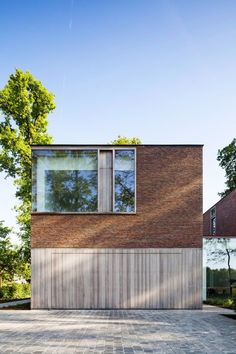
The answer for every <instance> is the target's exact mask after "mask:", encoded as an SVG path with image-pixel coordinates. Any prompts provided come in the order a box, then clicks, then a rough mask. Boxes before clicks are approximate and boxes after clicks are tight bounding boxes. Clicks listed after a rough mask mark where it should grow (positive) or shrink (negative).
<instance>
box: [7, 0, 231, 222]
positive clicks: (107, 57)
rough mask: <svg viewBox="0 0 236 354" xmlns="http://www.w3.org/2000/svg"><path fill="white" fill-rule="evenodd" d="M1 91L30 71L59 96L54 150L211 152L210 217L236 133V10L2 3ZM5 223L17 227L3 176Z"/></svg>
mask: <svg viewBox="0 0 236 354" xmlns="http://www.w3.org/2000/svg"><path fill="white" fill-rule="evenodd" d="M0 43H1V47H0V48H1V50H0V67H1V70H0V87H3V86H4V84H5V83H6V82H7V79H8V77H9V75H10V74H11V73H13V72H14V70H15V68H21V69H23V70H30V71H31V72H32V74H33V75H34V76H36V77H37V78H38V79H40V80H41V81H42V82H43V84H44V85H45V86H46V87H47V88H48V89H49V90H51V91H52V92H54V93H55V95H56V103H57V109H56V111H55V112H54V113H53V114H52V115H51V116H50V118H49V121H50V123H49V132H50V133H51V134H52V135H53V136H54V142H55V143H75V144H76V143H77V144H80V143H107V142H110V141H111V140H113V139H114V138H116V137H117V135H118V134H121V135H125V136H137V137H140V138H141V140H142V142H143V143H147V144H148V143H154V144H162V143H163V144H188V143H190V144H194V143H202V144H204V210H206V209H207V208H209V207H210V206H211V205H212V204H213V203H215V202H216V201H217V200H218V199H219V198H218V195H217V193H218V192H220V191H222V190H223V189H224V171H223V170H221V168H220V167H219V166H218V162H217V161H216V156H217V150H218V149H219V148H222V147H223V146H225V145H227V144H229V143H230V142H231V140H232V139H233V138H234V137H235V135H236V134H235V132H236V100H235V95H236V70H235V62H236V2H235V1H233V0H232V1H229V0H224V1H218V0H211V1H210V0H204V1H203V0H199V1H195V0H188V1H187V0H186V1H181V0H175V1H170V0H162V1H161V0H109V1H105V0H83V1H81V0H74V1H71V0H63V1H62V0H57V1H52V0H51V1H50V0H48V1H30V0H24V1H23V0H22V1H19V0H10V1H9V0H1V2H0ZM0 188H1V190H0V193H1V194H0V219H3V220H6V221H7V223H8V224H10V225H12V224H14V217H13V212H12V211H11V208H12V206H13V205H14V204H15V200H14V189H13V187H12V181H10V180H8V181H4V179H3V175H2V176H0Z"/></svg>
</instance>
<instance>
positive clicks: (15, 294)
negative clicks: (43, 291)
mask: <svg viewBox="0 0 236 354" xmlns="http://www.w3.org/2000/svg"><path fill="white" fill-rule="evenodd" d="M26 297H30V284H28V283H27V284H18V283H9V284H6V285H3V286H2V288H1V289H0V299H1V300H13V299H23V298H26Z"/></svg>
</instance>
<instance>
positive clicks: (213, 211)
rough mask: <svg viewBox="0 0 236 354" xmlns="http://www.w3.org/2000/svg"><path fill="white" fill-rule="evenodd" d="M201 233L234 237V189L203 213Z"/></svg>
mask: <svg viewBox="0 0 236 354" xmlns="http://www.w3.org/2000/svg"><path fill="white" fill-rule="evenodd" d="M203 235H204V236H205V237H207V236H218V237H231V236H235V237H236V189H234V190H233V191H232V192H231V193H229V194H228V195H227V196H225V197H224V198H222V199H221V200H219V201H218V202H217V203H216V204H215V205H213V206H212V207H211V208H210V209H208V210H207V211H206V212H205V213H204V214H203Z"/></svg>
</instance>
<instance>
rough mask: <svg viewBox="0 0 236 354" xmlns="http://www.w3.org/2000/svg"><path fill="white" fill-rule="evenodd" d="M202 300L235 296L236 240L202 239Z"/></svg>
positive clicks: (220, 238)
mask: <svg viewBox="0 0 236 354" xmlns="http://www.w3.org/2000/svg"><path fill="white" fill-rule="evenodd" d="M203 266H204V267H203V279H204V283H203V288H204V293H203V296H204V299H207V298H212V297H222V298H224V297H227V296H229V295H230V294H231V295H233V296H236V238H235V237H230V238H223V237H219V238H218V237H212V238H205V239H203Z"/></svg>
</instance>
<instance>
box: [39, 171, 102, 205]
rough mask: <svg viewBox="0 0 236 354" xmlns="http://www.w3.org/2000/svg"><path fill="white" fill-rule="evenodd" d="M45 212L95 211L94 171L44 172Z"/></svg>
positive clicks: (95, 189)
mask: <svg viewBox="0 0 236 354" xmlns="http://www.w3.org/2000/svg"><path fill="white" fill-rule="evenodd" d="M45 179H46V182H45V188H46V190H45V210H46V211H58V212H60V211H66V212H73V211H75V212H76V211H80V212H86V211H96V210H97V172H96V171H78V170H75V171H73V170H72V171H49V170H47V171H45Z"/></svg>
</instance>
